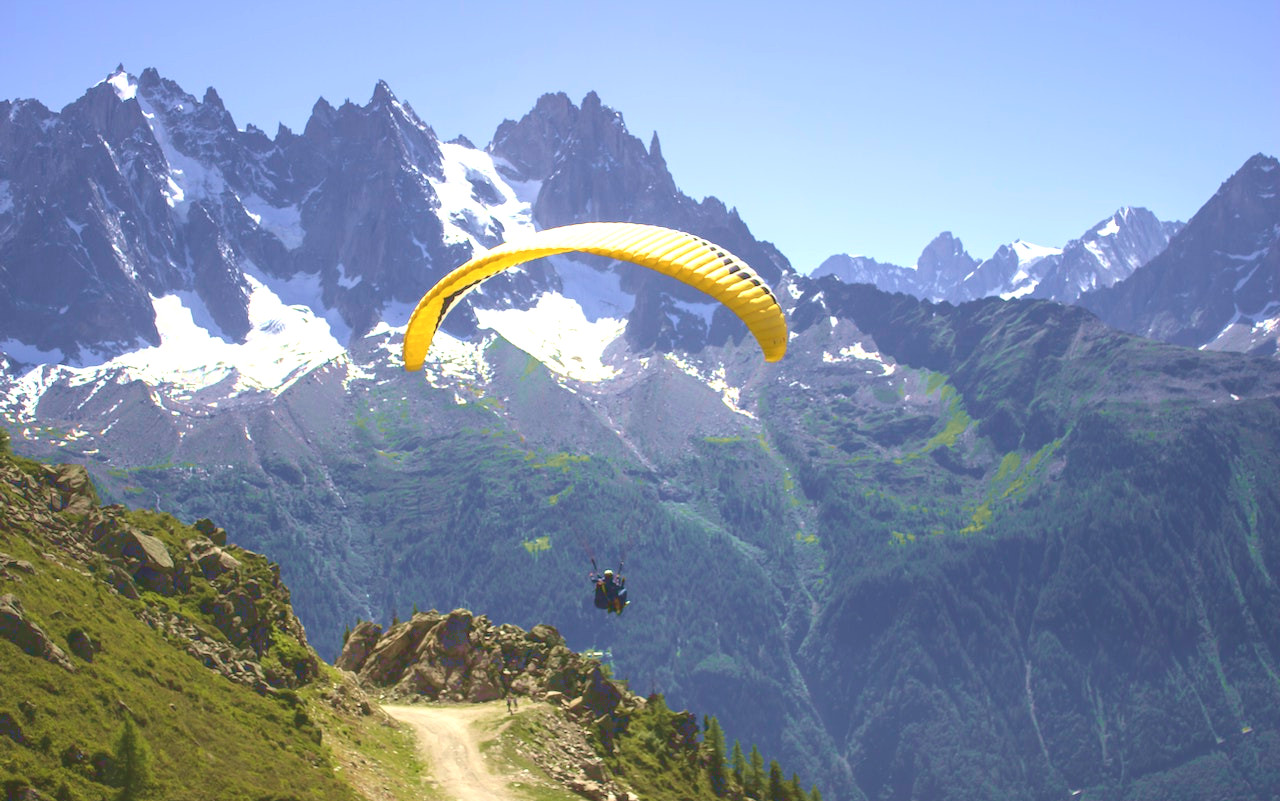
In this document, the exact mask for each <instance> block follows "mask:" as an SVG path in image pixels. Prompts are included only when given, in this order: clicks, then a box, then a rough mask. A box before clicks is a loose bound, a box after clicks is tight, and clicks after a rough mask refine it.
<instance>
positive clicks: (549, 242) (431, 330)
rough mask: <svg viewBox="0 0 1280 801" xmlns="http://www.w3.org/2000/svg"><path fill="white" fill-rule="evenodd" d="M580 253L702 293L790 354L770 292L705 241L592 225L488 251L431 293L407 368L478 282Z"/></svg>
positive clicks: (775, 356)
mask: <svg viewBox="0 0 1280 801" xmlns="http://www.w3.org/2000/svg"><path fill="white" fill-rule="evenodd" d="M572 251H577V252H581V253H592V254H595V255H598V256H606V257H608V258H611V259H617V260H619V261H629V262H632V263H633V264H639V265H641V266H643V267H648V268H649V269H651V270H656V271H657V272H660V273H662V274H664V275H669V276H671V277H672V278H675V279H677V280H679V281H683V282H684V283H686V284H688V285H690V286H692V287H695V288H697V289H700V290H702V291H703V292H706V293H707V294H708V295H710V296H711V297H713V298H715V299H716V300H718V301H720V302H721V303H723V304H724V305H725V306H727V307H728V308H729V310H730V311H732V312H733V313H734V314H736V315H738V317H739V318H740V319H741V320H742V322H744V323H746V325H747V330H749V331H750V332H751V333H752V335H753V336H755V338H756V342H758V343H759V344H760V349H761V350H763V351H764V358H765V361H770V362H776V361H778V360H779V359H781V358H782V356H783V354H785V353H786V352H787V320H786V317H785V316H784V315H783V313H782V308H781V307H780V306H779V305H778V301H777V299H776V298H774V296H773V292H772V291H771V290H770V289H769V287H768V286H766V285H765V283H764V281H762V280H761V279H760V276H758V275H756V273H755V271H754V270H752V269H751V268H750V267H749V266H748V265H747V263H746V262H744V261H742V260H740V259H738V258H737V257H736V256H734V255H733V254H731V253H729V252H728V251H726V250H725V249H724V248H722V247H719V246H718V245H715V244H712V243H711V242H708V241H707V240H705V239H703V238H702V237H698V236H694V235H693V234H687V233H685V232H683V231H676V230H673V229H670V228H662V227H660V226H657V225H641V224H639V223H619V222H593V223H579V224H577V225H565V226H561V227H559V228H548V229H547V230H545V231H538V232H537V233H534V234H532V235H531V236H528V237H525V238H522V239H520V240H519V241H515V242H508V243H505V244H502V245H499V246H498V247H495V248H493V249H491V250H486V251H484V252H482V253H480V254H478V255H477V256H475V257H474V258H472V259H471V260H470V261H468V262H467V263H466V264H464V265H462V266H461V267H459V268H458V269H456V270H454V271H453V272H451V273H449V274H448V275H446V276H445V277H444V278H442V279H440V281H439V283H437V284H436V285H435V286H433V287H431V289H430V290H428V292H427V294H426V295H423V297H422V300H420V301H418V307H417V308H416V309H414V310H413V315H412V316H411V317H410V318H409V327H408V328H407V329H406V330H405V334H404V366H405V369H406V370H420V369H422V364H423V362H424V361H426V358H427V351H428V350H429V349H430V348H431V340H432V339H433V338H434V337H435V335H436V330H437V329H438V328H439V327H440V322H441V321H442V320H443V319H444V316H445V315H446V314H448V313H449V309H450V308H452V307H453V305H454V303H456V302H457V301H458V299H459V298H461V297H462V296H463V295H465V294H466V293H467V292H468V291H470V290H471V289H474V288H475V286H476V285H477V284H479V283H480V282H481V281H484V280H485V279H486V278H490V277H491V276H494V275H497V274H498V273H500V272H502V271H503V270H505V269H507V268H508V267H514V266H515V265H517V264H522V263H524V262H526V261H532V260H534V259H540V258H542V257H543V256H553V255H555V254H557V253H569V252H572Z"/></svg>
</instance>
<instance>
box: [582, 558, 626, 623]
mask: <svg viewBox="0 0 1280 801" xmlns="http://www.w3.org/2000/svg"><path fill="white" fill-rule="evenodd" d="M591 568H592V570H591V581H592V583H593V584H595V586H596V597H595V605H596V609H604V610H605V611H607V612H612V613H614V614H615V615H620V614H622V610H623V609H626V608H627V603H628V601H627V587H626V584H627V579H626V577H625V576H623V575H622V562H621V561H619V562H618V572H617V573H614V572H613V571H612V570H606V571H604V572H603V573H601V572H599V568H597V567H596V560H595V559H592V560H591Z"/></svg>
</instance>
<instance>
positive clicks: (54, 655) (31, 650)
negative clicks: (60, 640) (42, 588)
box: [0, 594, 75, 671]
mask: <svg viewBox="0 0 1280 801" xmlns="http://www.w3.org/2000/svg"><path fill="white" fill-rule="evenodd" d="M0 637H2V638H4V639H6V640H9V641H10V642H12V643H13V644H14V645H16V646H18V647H19V648H21V649H22V650H23V651H25V652H26V653H28V654H30V655H31V656H38V657H40V658H41V659H44V660H45V661H47V662H51V663H53V664H55V665H57V666H58V667H61V668H66V669H67V670H70V671H74V670H75V665H73V664H71V660H70V659H68V658H67V655H66V653H65V652H64V651H63V650H62V649H61V648H59V647H58V646H57V645H55V644H54V642H53V640H50V639H49V636H48V635H47V634H45V633H44V631H43V630H42V629H41V628H40V627H39V626H37V625H36V624H35V623H33V622H31V621H29V620H27V619H26V617H25V615H24V614H23V611H22V602H21V601H19V600H18V599H17V597H15V596H14V595H12V594H5V595H0Z"/></svg>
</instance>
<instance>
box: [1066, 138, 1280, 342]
mask: <svg viewBox="0 0 1280 801" xmlns="http://www.w3.org/2000/svg"><path fill="white" fill-rule="evenodd" d="M1277 167H1280V162H1277V160H1276V159H1275V158H1272V157H1268V156H1264V155H1261V154H1259V155H1256V156H1254V157H1253V158H1251V159H1249V160H1248V161H1247V162H1246V163H1245V164H1244V166H1243V167H1241V168H1240V170H1239V171H1238V172H1236V174H1235V175H1233V176H1231V178H1230V179H1228V180H1227V181H1226V182H1225V183H1223V185H1222V186H1221V187H1220V188H1219V189H1218V192H1217V193H1216V194H1215V195H1214V196H1213V197H1212V198H1210V200H1209V202H1208V203H1206V204H1205V205H1204V207H1203V208H1201V209H1200V211H1198V212H1196V215H1195V216H1194V217H1192V218H1191V221H1190V222H1188V223H1187V225H1186V227H1185V228H1184V229H1182V231H1180V232H1179V233H1178V235H1177V236H1175V237H1174V238H1173V239H1172V240H1171V241H1170V243H1169V246H1168V248H1166V249H1165V250H1164V252H1162V253H1161V254H1160V255H1159V256H1158V257H1157V258H1155V259H1153V260H1152V261H1151V262H1150V263H1148V264H1147V265H1146V266H1144V267H1143V268H1142V269H1141V270H1137V271H1135V273H1134V274H1133V275H1132V276H1130V277H1129V278H1128V279H1127V280H1124V281H1122V282H1120V283H1118V284H1116V285H1115V286H1113V287H1111V288H1109V289H1105V290H1102V289H1099V290H1097V291H1095V292H1090V293H1088V294H1085V295H1084V296H1083V297H1081V299H1080V303H1081V304H1082V305H1084V306H1085V307H1086V308H1088V309H1090V310H1091V311H1093V312H1094V313H1095V314H1097V315H1098V316H1099V317H1101V318H1102V319H1103V320H1104V321H1106V322H1107V323H1108V324H1109V325H1112V326H1114V327H1116V328H1119V329H1121V330H1125V331H1132V332H1135V333H1138V334H1141V335H1143V336H1148V337H1152V338H1154V339H1161V340H1164V341H1166V342H1173V343H1176V344H1179V345H1186V346H1191V347H1207V348H1211V349H1216V350H1241V351H1246V350H1247V351H1252V352H1258V353H1263V354H1275V353H1276V338H1277V333H1276V323H1277V320H1280V200H1278V199H1277V181H1278V180H1280V177H1278V176H1280V170H1277Z"/></svg>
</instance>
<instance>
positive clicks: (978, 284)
mask: <svg viewBox="0 0 1280 801" xmlns="http://www.w3.org/2000/svg"><path fill="white" fill-rule="evenodd" d="M1180 227H1181V226H1180V224H1179V223H1164V222H1161V221H1160V220H1158V219H1156V217H1155V215H1154V214H1152V213H1151V212H1149V211H1147V210H1146V209H1142V208H1123V209H1120V210H1119V211H1117V212H1116V213H1115V214H1114V215H1112V216H1111V217H1109V218H1108V219H1106V220H1103V221H1102V222H1099V223H1098V224H1097V225H1095V226H1093V227H1092V228H1090V229H1089V231H1088V232H1086V233H1085V234H1084V235H1083V236H1081V237H1080V238H1079V239H1073V240H1071V241H1070V242H1068V243H1067V244H1066V245H1065V246H1064V247H1062V248H1060V249H1059V248H1047V247H1042V246H1039V245H1033V244H1030V243H1028V242H1023V241H1021V240H1018V241H1015V242H1013V243H1012V244H1009V245H1001V246H1000V247H999V248H998V249H997V250H996V252H995V253H994V254H992V256H991V257H990V258H988V259H986V260H984V261H978V260H977V259H975V258H973V257H972V256H970V255H969V253H968V252H967V251H966V250H965V249H964V245H963V244H962V243H961V242H960V240H959V239H957V238H956V237H954V236H953V235H952V234H951V233H950V232H944V233H942V234H940V235H939V236H938V237H937V238H936V239H934V240H933V241H932V242H930V243H929V245H928V247H926V248H925V249H924V251H923V252H922V253H921V254H920V258H919V259H918V260H917V262H916V266H915V268H914V269H911V268H904V267H899V266H897V265H892V264H881V263H879V262H876V261H874V260H872V259H867V258H866V257H862V256H858V257H853V256H842V255H840V256H832V257H830V258H829V259H827V260H826V261H824V262H823V263H822V264H821V265H819V267H818V269H816V270H814V272H813V277H814V278H821V277H822V276H824V275H834V276H836V277H837V278H839V279H840V280H842V281H844V282H845V283H867V284H873V285H875V286H876V287H878V288H880V289H882V290H884V291H886V292H903V293H905V294H908V295H914V296H916V297H918V298H924V299H928V300H932V301H941V300H945V301H948V302H951V303H964V302H967V301H970V300H978V299H979V298H986V297H993V296H999V297H1002V298H1006V299H1008V298H1015V297H1026V296H1031V297H1037V298H1046V299H1049V300H1057V301H1061V302H1063V303H1073V302H1075V300H1076V299H1077V298H1078V297H1079V296H1080V294H1081V293H1082V292H1085V291H1087V290H1089V289H1092V288H1095V287H1106V286H1111V285H1112V284H1114V283H1115V282H1117V281H1120V280H1123V279H1124V278H1127V277H1128V276H1129V275H1130V274H1132V273H1133V271H1134V270H1135V269H1137V268H1138V267H1140V266H1142V265H1143V264H1145V263H1147V262H1148V261H1149V260H1151V259H1152V258H1153V257H1154V256H1155V255H1156V254H1158V253H1160V252H1161V251H1162V250H1163V249H1164V247H1165V246H1166V245H1167V244H1168V242H1169V237H1170V236H1172V235H1173V234H1174V233H1175V232H1176V231H1177V230H1178V229H1179V228H1180Z"/></svg>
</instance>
